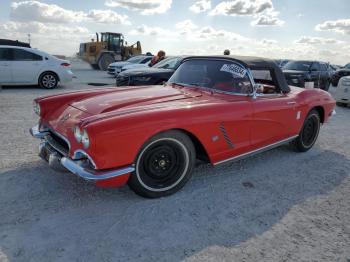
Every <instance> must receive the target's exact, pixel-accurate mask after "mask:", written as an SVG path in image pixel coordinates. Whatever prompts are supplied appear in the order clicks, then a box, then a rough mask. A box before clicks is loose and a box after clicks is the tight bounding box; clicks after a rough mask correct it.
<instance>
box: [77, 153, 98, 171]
mask: <svg viewBox="0 0 350 262" xmlns="http://www.w3.org/2000/svg"><path fill="white" fill-rule="evenodd" d="M82 158H87V159H89V161H90V162H91V164H92V165H93V166H94V168H95V169H97V166H96V164H95V162H94V160H93V159H92V157H91V156H89V154H88V153H86V152H85V151H84V150H82V149H78V150H75V151H74V154H73V157H72V159H73V160H80V159H82Z"/></svg>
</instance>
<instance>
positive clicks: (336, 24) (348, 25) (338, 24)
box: [315, 19, 350, 35]
mask: <svg viewBox="0 0 350 262" xmlns="http://www.w3.org/2000/svg"><path fill="white" fill-rule="evenodd" d="M315 29H316V30H317V31H334V32H337V33H342V34H348V35H350V19H339V20H335V21H325V22H324V23H322V24H318V25H316V27H315Z"/></svg>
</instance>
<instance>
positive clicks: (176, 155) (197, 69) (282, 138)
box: [30, 56, 335, 198]
mask: <svg viewBox="0 0 350 262" xmlns="http://www.w3.org/2000/svg"><path fill="white" fill-rule="evenodd" d="M334 106H335V101H334V100H333V99H332V97H331V96H330V95H329V94H328V93H327V92H325V91H323V90H320V89H302V88H298V87H292V86H288V85H287V83H286V80H285V78H284V76H283V73H282V72H281V69H280V68H279V67H278V66H277V65H276V64H275V63H274V62H273V61H272V60H268V59H261V58H254V57H233V56H205V57H188V58H186V59H185V60H184V61H183V62H182V64H181V65H180V67H179V68H178V69H177V70H176V72H175V73H174V74H173V76H172V77H171V78H170V79H169V81H168V83H167V84H165V85H164V86H147V87H142V86H141V87H125V88H104V89H95V90H86V91H78V92H71V93H66V94H58V95H51V96H47V97H41V98H37V99H35V100H34V111H35V112H36V113H37V114H38V115H39V117H40V120H39V124H38V125H37V126H35V127H33V128H31V130H30V132H31V134H32V135H33V136H34V137H36V138H39V139H41V143H40V147H39V151H40V153H39V155H40V156H41V157H42V158H43V159H45V160H47V161H48V162H49V165H50V166H51V167H54V168H58V167H64V168H65V169H68V170H69V171H70V172H72V173H74V174H76V175H78V176H80V177H82V178H84V179H87V180H91V181H95V182H96V184H97V185H99V186H104V187H107V186H121V185H124V184H126V183H127V184H128V185H129V186H130V187H131V189H133V190H134V191H135V192H136V193H137V194H139V195H141V196H145V197H151V198H154V197H161V196H165V195H169V194H172V193H174V192H176V191H178V190H179V189H180V188H182V187H183V186H184V185H185V184H186V182H187V181H188V180H189V179H190V177H191V173H192V170H193V168H194V164H195V161H196V159H201V160H204V161H207V162H209V163H211V164H213V165H218V164H221V163H224V162H226V161H230V160H237V159H241V158H243V157H247V156H250V155H252V154H256V153H258V152H262V151H265V150H268V149H271V148H273V147H277V146H280V145H282V144H286V143H291V145H292V146H293V147H294V148H295V149H296V150H297V151H301V152H304V151H307V150H309V149H310V148H311V147H312V146H313V145H314V143H315V141H316V139H317V137H318V133H319V130H320V125H321V124H322V123H325V122H327V120H328V119H329V118H330V116H332V115H333V114H334V113H335V111H334Z"/></svg>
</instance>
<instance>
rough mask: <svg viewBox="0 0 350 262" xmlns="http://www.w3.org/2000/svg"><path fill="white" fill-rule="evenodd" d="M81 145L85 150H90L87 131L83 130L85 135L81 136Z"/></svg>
mask: <svg viewBox="0 0 350 262" xmlns="http://www.w3.org/2000/svg"><path fill="white" fill-rule="evenodd" d="M81 143H82V144H83V146H84V147H85V148H88V147H89V145H90V140H89V136H88V133H87V131H86V130H85V129H84V130H83V134H82V135H81Z"/></svg>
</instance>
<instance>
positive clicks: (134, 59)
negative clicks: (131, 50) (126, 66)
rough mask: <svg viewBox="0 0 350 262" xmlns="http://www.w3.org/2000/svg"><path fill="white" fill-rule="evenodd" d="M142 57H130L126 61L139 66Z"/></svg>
mask: <svg viewBox="0 0 350 262" xmlns="http://www.w3.org/2000/svg"><path fill="white" fill-rule="evenodd" d="M143 59H144V57H143V56H133V57H130V58H129V59H128V60H126V61H128V62H129V63H133V64H139V63H141V62H142V61H143Z"/></svg>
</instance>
